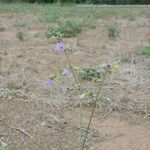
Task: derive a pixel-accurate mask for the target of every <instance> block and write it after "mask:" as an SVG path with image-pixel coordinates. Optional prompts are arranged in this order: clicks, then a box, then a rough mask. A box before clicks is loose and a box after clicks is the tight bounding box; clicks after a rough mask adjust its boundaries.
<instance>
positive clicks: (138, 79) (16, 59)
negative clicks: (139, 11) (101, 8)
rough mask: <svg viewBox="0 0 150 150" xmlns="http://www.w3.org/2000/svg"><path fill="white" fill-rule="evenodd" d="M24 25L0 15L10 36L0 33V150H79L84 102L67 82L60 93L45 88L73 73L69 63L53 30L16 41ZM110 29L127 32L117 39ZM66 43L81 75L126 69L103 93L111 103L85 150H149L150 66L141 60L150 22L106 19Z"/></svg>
mask: <svg viewBox="0 0 150 150" xmlns="http://www.w3.org/2000/svg"><path fill="white" fill-rule="evenodd" d="M32 17H33V16H28V19H30V18H32ZM17 19H18V16H17V15H16V14H15V13H11V14H10V13H4V14H0V25H1V26H3V27H4V28H5V31H2V32H0V65H1V70H0V89H1V93H3V94H2V96H1V97H0V144H1V143H5V144H7V145H8V149H10V150H31V149H32V150H77V149H79V144H78V139H79V108H78V107H76V106H77V105H76V104H77V103H78V97H77V96H75V95H76V94H73V93H72V92H67V91H66V88H67V84H66V82H68V81H66V82H65V83H64V84H63V85H61V86H60V87H57V86H56V87H55V88H54V89H50V88H49V87H48V86H46V81H47V79H48V77H49V76H50V75H51V74H53V73H55V72H57V71H58V70H59V69H62V68H63V67H65V66H66V65H67V62H66V59H65V57H64V56H63V54H62V55H61V54H56V53H54V52H53V47H54V44H53V43H52V42H51V41H50V40H48V39H47V38H46V36H45V29H46V25H44V24H42V23H40V22H39V23H37V24H36V25H35V24H34V26H32V25H31V26H30V27H29V28H28V27H22V28H21V29H20V30H21V31H22V32H24V33H25V37H24V40H22V41H20V40H19V39H18V38H16V32H17V28H15V27H14V26H13V23H14V22H15V20H17ZM111 23H116V25H117V26H118V28H119V30H120V34H119V37H117V38H116V39H110V38H108V36H107V30H106V26H107V25H109V24H111ZM64 43H65V44H66V46H67V47H69V48H71V49H72V50H73V51H72V52H71V54H70V55H69V56H70V59H71V60H72V62H73V64H74V65H77V66H79V67H95V66H98V65H99V64H101V63H102V64H103V63H108V62H111V61H112V60H120V61H121V64H120V70H121V71H120V73H119V74H118V75H110V76H109V77H108V80H107V82H106V83H105V85H104V88H103V95H104V96H106V97H107V99H108V101H106V102H104V104H100V105H99V106H98V107H97V109H96V111H95V115H94V118H93V122H92V126H91V129H90V132H89V136H88V140H87V144H86V148H87V149H88V150H120V149H122V150H149V149H150V121H149V119H150V118H149V117H150V58H149V57H146V56H141V55H139V53H138V48H139V47H140V46H148V45H149V44H150V20H149V18H145V17H139V18H137V19H136V20H134V21H129V20H127V19H121V18H118V19H115V18H111V19H109V20H108V19H99V20H98V21H97V24H96V28H95V29H85V30H84V31H82V33H80V34H79V35H78V36H77V37H74V38H69V39H67V38H66V39H64ZM86 85H87V86H89V87H90V83H88V82H87V83H86ZM93 88H94V87H93ZM14 89H18V90H19V91H20V93H19V94H16V93H15V92H14V91H13V90H14ZM90 111H91V106H85V107H84V126H85V127H86V126H87V122H88V119H89V116H90Z"/></svg>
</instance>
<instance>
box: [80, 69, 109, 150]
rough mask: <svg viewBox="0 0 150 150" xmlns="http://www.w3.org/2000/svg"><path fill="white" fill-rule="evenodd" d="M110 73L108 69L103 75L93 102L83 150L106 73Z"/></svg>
mask: <svg viewBox="0 0 150 150" xmlns="http://www.w3.org/2000/svg"><path fill="white" fill-rule="evenodd" d="M107 73H108V69H106V71H105V73H104V76H103V79H102V83H101V85H100V87H99V90H98V92H97V95H96V98H95V102H94V104H93V108H92V112H91V116H90V120H89V123H88V126H87V130H86V133H85V136H84V139H83V143H82V147H81V150H83V149H84V146H85V143H86V139H87V136H88V133H89V129H90V125H91V122H92V118H93V115H94V110H95V107H96V104H97V100H98V97H99V95H100V93H101V90H102V86H103V83H104V81H105V78H106V75H107Z"/></svg>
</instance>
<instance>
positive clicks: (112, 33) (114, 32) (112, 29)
mask: <svg viewBox="0 0 150 150" xmlns="http://www.w3.org/2000/svg"><path fill="white" fill-rule="evenodd" d="M107 32H108V36H109V37H110V38H116V37H117V36H118V35H119V30H118V28H117V26H115V25H109V26H108V27H107Z"/></svg>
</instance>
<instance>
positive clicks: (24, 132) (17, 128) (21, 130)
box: [11, 126, 32, 138]
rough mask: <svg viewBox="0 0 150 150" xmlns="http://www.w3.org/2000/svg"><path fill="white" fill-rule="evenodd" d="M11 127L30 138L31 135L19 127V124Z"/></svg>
mask: <svg viewBox="0 0 150 150" xmlns="http://www.w3.org/2000/svg"><path fill="white" fill-rule="evenodd" d="M11 128H12V129H15V130H18V131H20V132H22V133H23V134H25V135H26V136H28V137H30V138H32V136H31V135H30V134H29V133H27V132H26V131H25V130H24V129H22V128H21V127H19V126H17V127H11Z"/></svg>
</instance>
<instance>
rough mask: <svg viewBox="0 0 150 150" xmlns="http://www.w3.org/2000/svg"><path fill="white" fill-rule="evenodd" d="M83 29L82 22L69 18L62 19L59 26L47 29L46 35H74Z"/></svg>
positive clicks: (49, 36)
mask: <svg viewBox="0 0 150 150" xmlns="http://www.w3.org/2000/svg"><path fill="white" fill-rule="evenodd" d="M81 31H82V23H80V22H78V21H76V20H74V19H67V20H66V21H61V22H60V23H59V25H58V26H57V27H49V28H48V29H47V31H46V36H47V37H48V38H51V37H60V36H62V37H73V36H76V35H77V34H78V33H80V32H81Z"/></svg>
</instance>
